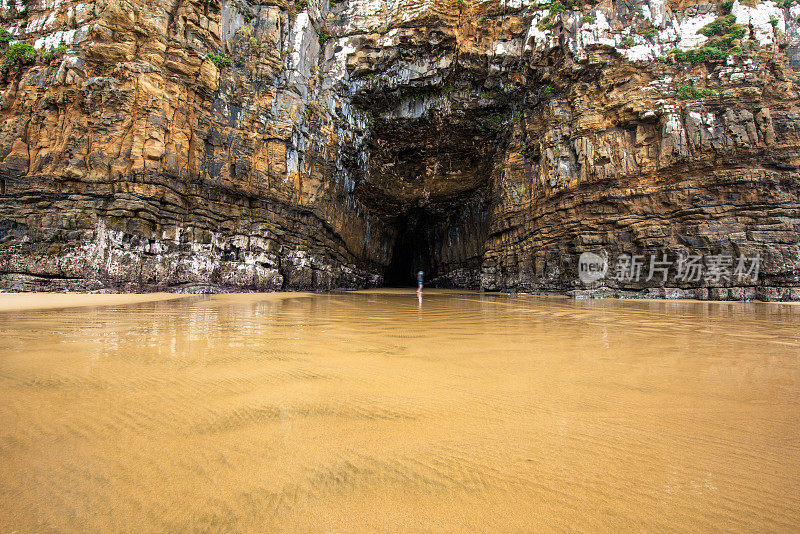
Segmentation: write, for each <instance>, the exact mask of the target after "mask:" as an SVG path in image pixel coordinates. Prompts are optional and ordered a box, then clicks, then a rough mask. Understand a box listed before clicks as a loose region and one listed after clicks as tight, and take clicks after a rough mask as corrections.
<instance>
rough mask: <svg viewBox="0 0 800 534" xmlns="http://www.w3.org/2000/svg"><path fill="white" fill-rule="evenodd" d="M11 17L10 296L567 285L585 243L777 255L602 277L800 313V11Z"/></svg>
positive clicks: (228, 4)
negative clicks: (754, 270) (786, 303)
mask: <svg viewBox="0 0 800 534" xmlns="http://www.w3.org/2000/svg"><path fill="white" fill-rule="evenodd" d="M0 17H2V19H3V21H4V22H3V24H4V26H5V27H6V28H7V31H8V32H9V34H10V35H7V37H9V38H10V39H11V40H10V42H9V43H7V44H6V45H4V46H5V49H6V50H8V53H7V58H8V59H7V60H6V62H5V63H4V67H5V69H4V70H5V71H6V72H5V74H4V79H3V82H2V83H3V93H2V97H0V114H2V122H0V188H1V189H0V194H2V196H1V197H0V273H2V274H0V286H2V287H6V288H22V289H27V288H37V289H48V288H49V289H64V288H93V289H100V288H112V289H130V290H134V289H152V288H175V289H183V290H209V289H213V288H229V289H236V288H240V289H258V290H264V289H280V288H284V289H299V288H316V289H330V288H336V287H347V288H355V287H367V286H374V285H381V284H384V283H405V282H407V281H409V280H410V279H411V278H410V276H411V272H412V271H413V270H416V269H419V268H422V269H424V270H426V271H427V272H428V275H429V278H433V279H434V280H433V281H434V282H435V283H436V284H438V285H443V286H453V287H473V288H477V287H480V288H484V289H487V290H522V291H534V290H565V291H569V290H581V289H584V288H585V287H586V286H585V285H584V284H583V283H582V282H581V281H580V280H579V277H578V256H579V255H580V254H581V253H582V252H586V251H592V252H598V253H600V254H603V255H604V257H608V258H609V260H610V261H614V260H615V258H618V257H620V256H621V255H623V254H625V253H629V254H636V255H642V256H644V257H647V256H648V255H650V254H655V253H658V254H659V255H660V254H662V253H667V254H669V255H672V256H678V255H684V254H685V255H690V254H695V255H699V254H705V255H726V256H731V257H739V256H743V255H746V256H755V255H758V256H759V257H760V259H761V263H760V273H759V278H758V280H757V281H755V280H747V281H744V282H742V281H741V280H737V279H735V277H723V278H721V279H713V278H712V279H706V278H701V279H699V280H695V281H685V282H680V283H671V282H669V281H667V282H664V283H662V284H659V285H656V286H655V288H654V286H653V284H652V283H645V281H644V280H638V281H637V280H634V279H630V280H607V281H606V285H607V287H610V288H612V289H621V290H630V291H642V290H645V289H648V288H649V289H648V290H649V292H650V293H649V294H654V295H664V294H665V295H667V296H698V297H701V298H706V297H713V298H764V299H789V298H800V289H798V287H800V244H798V243H800V179H798V171H797V165H798V164H799V163H800V155H799V154H798V147H800V138H799V137H798V136H799V135H800V133H799V131H798V128H800V105H799V102H798V92H797V86H798V75H799V74H800V72H799V71H800V23H799V22H798V20H800V5H797V3H796V2H794V1H784V0H781V2H780V4H776V3H775V2H758V1H755V0H747V1H745V2H740V1H738V0H737V1H736V2H733V3H726V4H721V3H700V4H697V3H695V2H691V1H665V0H649V1H646V2H623V1H619V0H617V1H609V0H605V1H602V2H597V3H589V2H576V3H574V4H568V3H566V2H548V3H545V2H534V1H529V0H484V1H479V0H391V1H378V0H341V1H339V2H337V3H335V4H333V3H329V2H328V1H325V2H317V1H313V0H312V1H303V0H300V1H297V2H289V3H287V2H286V1H285V0H260V1H253V2H249V3H248V2H246V1H244V0H230V1H229V0H222V1H221V0H168V1H167V2H154V1H151V0H96V1H94V2H91V1H90V2H75V1H68V0H39V1H36V2H33V1H25V0H17V1H16V2H12V1H11V0H4V1H3V3H2V6H0ZM1 37H2V36H1V35H0V38H1ZM0 40H3V39H0ZM23 43H27V44H30V45H32V46H33V47H34V48H35V49H36V50H37V51H38V52H37V53H38V57H37V58H36V59H33V58H32V53H28V54H27V55H25V52H26V50H27V49H23V48H21V47H20V45H21V44H23ZM61 47H63V48H61ZM220 53H221V54H222V55H218V54H220ZM228 63H230V64H229V65H228Z"/></svg>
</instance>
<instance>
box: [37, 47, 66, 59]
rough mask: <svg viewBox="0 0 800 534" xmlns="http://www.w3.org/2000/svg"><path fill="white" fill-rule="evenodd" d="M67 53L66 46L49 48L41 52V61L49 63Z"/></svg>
mask: <svg viewBox="0 0 800 534" xmlns="http://www.w3.org/2000/svg"><path fill="white" fill-rule="evenodd" d="M66 53H67V47H66V46H57V47H56V48H51V49H50V50H47V51H45V52H44V53H43V54H42V61H44V62H45V63H50V62H51V61H53V60H54V59H59V58H61V56H63V55H64V54H66Z"/></svg>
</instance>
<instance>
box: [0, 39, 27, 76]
mask: <svg viewBox="0 0 800 534" xmlns="http://www.w3.org/2000/svg"><path fill="white" fill-rule="evenodd" d="M35 59H36V49H34V48H33V47H32V46H31V45H29V44H27V43H16V44H13V45H11V46H10V47H9V48H8V50H6V57H5V58H4V59H3V61H2V62H0V72H2V73H4V74H5V73H6V72H8V69H10V68H11V66H12V65H14V64H18V65H24V64H26V63H32V62H33V61H34V60H35Z"/></svg>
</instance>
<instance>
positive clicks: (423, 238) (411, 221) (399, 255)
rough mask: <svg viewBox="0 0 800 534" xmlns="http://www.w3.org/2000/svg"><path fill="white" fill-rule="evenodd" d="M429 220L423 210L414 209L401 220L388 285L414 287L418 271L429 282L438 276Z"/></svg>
mask: <svg viewBox="0 0 800 534" xmlns="http://www.w3.org/2000/svg"><path fill="white" fill-rule="evenodd" d="M427 219H428V217H427V216H426V214H425V213H424V212H423V211H422V210H413V211H411V212H409V213H407V214H405V215H404V216H403V217H401V218H400V219H399V220H398V222H397V229H398V234H397V239H396V241H395V246H394V251H393V253H392V261H391V263H390V264H389V267H388V269H387V270H386V275H385V280H386V285H387V286H390V287H409V286H414V285H415V284H416V272H417V271H425V278H426V279H428V280H430V279H431V278H432V277H433V276H435V273H434V272H433V271H432V265H431V257H430V244H429V242H428V239H429V238H428V232H427V229H428V227H429V225H428V224H426V223H428V222H429V221H428V220H427Z"/></svg>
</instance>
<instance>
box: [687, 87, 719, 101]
mask: <svg viewBox="0 0 800 534" xmlns="http://www.w3.org/2000/svg"><path fill="white" fill-rule="evenodd" d="M677 94H678V98H679V99H681V100H696V99H698V98H706V97H708V96H714V95H716V94H717V93H716V91H712V90H711V89H698V88H697V87H694V86H693V85H679V86H678V89H677Z"/></svg>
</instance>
